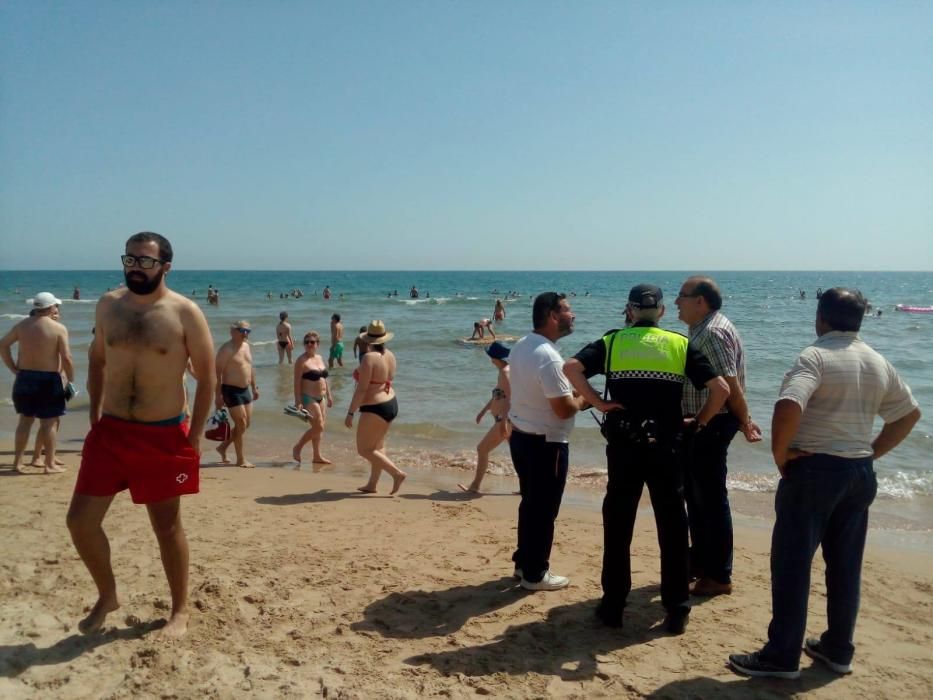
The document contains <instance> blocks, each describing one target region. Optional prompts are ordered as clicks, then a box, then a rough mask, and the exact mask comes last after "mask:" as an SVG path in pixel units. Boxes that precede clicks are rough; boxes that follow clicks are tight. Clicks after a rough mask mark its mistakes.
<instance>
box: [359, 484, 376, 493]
mask: <svg viewBox="0 0 933 700" xmlns="http://www.w3.org/2000/svg"><path fill="white" fill-rule="evenodd" d="M357 491H359V492H360V493H376V489H374V488H372V487H370V486H369V484H367V485H366V486H360V487H359V488H358V489H357Z"/></svg>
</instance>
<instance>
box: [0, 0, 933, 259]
mask: <svg viewBox="0 0 933 700" xmlns="http://www.w3.org/2000/svg"><path fill="white" fill-rule="evenodd" d="M0 71H2V73H0V268H5V269H34V268H42V269H47V268H93V269H98V268H112V267H114V266H115V264H116V262H117V260H116V255H117V254H118V253H120V252H121V250H122V244H123V242H124V240H125V239H126V238H127V237H128V236H129V235H130V234H132V233H134V232H136V231H139V230H147V229H148V230H154V231H158V232H159V233H162V234H163V235H166V236H167V237H168V238H169V239H171V240H172V242H173V243H174V245H175V249H176V266H177V267H180V268H246V269H254V268H255V269H309V270H310V269H577V270H579V269H635V270H637V269H644V270H656V269H665V270H671V269H684V270H722V269H823V270H832V269H847V270H849V269H859V270H902V269H910V270H931V269H933V3H931V2H901V1H893V2H883V1H882V0H877V1H876V2H870V3H869V2H858V1H855V0H852V1H847V2H812V1H806V2H792V1H791V2H764V1H762V2H741V1H739V0H735V1H732V2H714V1H702V2H695V1H692V0H691V1H685V2H660V3H655V2H623V1H621V0H618V1H612V2H595V1H593V2H588V1H586V0H575V1H569V2H548V1H546V0H534V1H532V0H527V1H508V0H495V1H494V0H472V1H460V2H450V1H443V0H429V1H424V2H414V1H407V0H405V1H403V0H397V1H392V2H389V1H385V2H328V3H323V2H307V1H303V2H299V1H297V0H296V1H293V2H274V1H273V2H237V1H232V2H204V1H202V2H197V1H195V2H192V1H190V0H189V1H185V2H177V1H171V0H169V1H160V2H117V1H116V0H114V1H112V2H66V3H62V2H49V1H47V0H28V1H23V0H7V1H6V2H3V3H2V4H0Z"/></svg>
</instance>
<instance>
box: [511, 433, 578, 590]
mask: <svg viewBox="0 0 933 700" xmlns="http://www.w3.org/2000/svg"><path fill="white" fill-rule="evenodd" d="M509 450H510V451H511V453H512V464H513V465H514V466H515V471H516V472H518V483H519V488H520V489H521V492H522V500H521V502H520V503H519V505H518V548H517V549H516V550H515V553H514V554H513V555H512V561H514V562H515V566H517V567H519V568H520V569H521V570H522V574H523V576H524V578H525V580H526V581H530V582H535V583H537V582H538V581H540V580H541V579H542V577H543V576H544V573H545V572H546V571H547V570H548V569H549V568H550V562H549V561H548V560H549V559H550V556H551V545H553V543H554V521H555V520H557V513H558V512H559V511H560V501H561V498H563V496H564V485H565V484H566V483H567V464H568V459H569V456H570V448H569V445H567V443H565V442H547V441H546V440H545V439H544V436H543V435H531V434H529V433H523V432H521V431H520V430H516V429H514V428H513V429H512V437H511V439H510V440H509Z"/></svg>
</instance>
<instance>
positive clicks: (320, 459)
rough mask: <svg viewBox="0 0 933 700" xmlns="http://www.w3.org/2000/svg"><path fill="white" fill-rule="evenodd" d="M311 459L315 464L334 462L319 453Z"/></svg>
mask: <svg viewBox="0 0 933 700" xmlns="http://www.w3.org/2000/svg"><path fill="white" fill-rule="evenodd" d="M311 461H312V462H314V463H315V464H333V462H331V461H330V460H329V459H327V457H321V455H318V456H317V457H315V458H314V459H312V460H311Z"/></svg>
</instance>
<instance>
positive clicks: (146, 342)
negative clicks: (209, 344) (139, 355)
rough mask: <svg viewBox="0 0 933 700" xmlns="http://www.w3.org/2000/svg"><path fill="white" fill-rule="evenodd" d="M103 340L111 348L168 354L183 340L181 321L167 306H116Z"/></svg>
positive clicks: (181, 343) (108, 321)
mask: <svg viewBox="0 0 933 700" xmlns="http://www.w3.org/2000/svg"><path fill="white" fill-rule="evenodd" d="M104 339H105V341H106V343H107V347H108V348H110V349H113V350H129V351H131V352H154V353H156V354H159V355H167V354H168V353H169V352H172V351H173V350H175V349H180V348H181V346H182V345H183V342H184V329H183V327H182V324H181V321H180V320H179V319H178V318H177V316H174V315H172V314H170V313H169V312H168V311H167V310H166V309H162V308H153V309H144V310H137V309H131V308H125V307H123V308H121V307H118V308H116V309H114V310H113V311H112V313H111V314H110V316H109V318H107V320H106V331H105V338H104Z"/></svg>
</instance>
